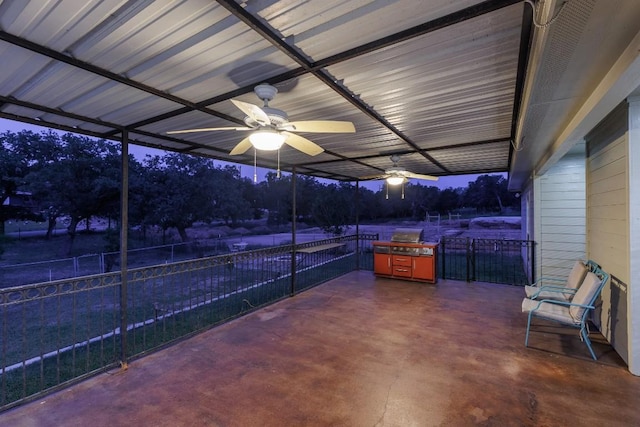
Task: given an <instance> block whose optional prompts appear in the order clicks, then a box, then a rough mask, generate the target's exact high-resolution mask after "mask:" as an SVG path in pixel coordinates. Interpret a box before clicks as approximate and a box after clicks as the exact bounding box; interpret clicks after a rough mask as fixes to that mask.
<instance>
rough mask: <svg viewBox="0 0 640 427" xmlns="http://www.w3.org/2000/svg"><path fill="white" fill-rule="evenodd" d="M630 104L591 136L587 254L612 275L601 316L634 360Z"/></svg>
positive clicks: (610, 333)
mask: <svg viewBox="0 0 640 427" xmlns="http://www.w3.org/2000/svg"><path fill="white" fill-rule="evenodd" d="M627 118H628V109H627V106H626V103H625V104H624V105H622V106H620V107H618V108H617V109H616V110H615V111H614V112H613V113H611V114H610V115H609V117H607V119H605V120H604V121H603V122H602V123H601V124H600V125H598V127H597V128H596V129H594V130H593V131H592V132H591V133H590V134H589V135H588V136H587V151H588V158H587V248H588V249H587V253H588V256H589V258H591V259H593V260H594V261H596V262H597V263H598V264H600V265H601V266H602V268H603V269H604V270H605V271H607V272H608V273H609V274H611V280H610V281H609V283H607V285H606V287H605V288H604V289H603V291H602V296H601V307H600V310H599V316H597V317H596V319H595V321H596V324H597V326H598V327H599V328H600V330H601V331H602V334H603V335H604V336H605V337H606V338H607V340H608V341H609V342H610V343H611V344H612V345H613V347H614V348H615V349H616V351H617V352H618V353H619V354H620V355H621V356H622V358H623V359H624V360H625V361H627V363H628V333H627V323H628V320H627V284H628V283H629V281H630V277H629V197H628V195H629V159H628V151H629V139H628V120H627Z"/></svg>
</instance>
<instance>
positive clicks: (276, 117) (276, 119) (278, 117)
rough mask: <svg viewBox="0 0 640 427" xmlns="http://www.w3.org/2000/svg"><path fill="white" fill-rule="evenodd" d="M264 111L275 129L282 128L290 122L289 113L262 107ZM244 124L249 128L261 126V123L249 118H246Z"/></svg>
mask: <svg viewBox="0 0 640 427" xmlns="http://www.w3.org/2000/svg"><path fill="white" fill-rule="evenodd" d="M262 111H264V112H265V113H266V114H267V117H269V120H271V126H273V127H275V128H277V127H280V126H282V125H283V124H285V123H287V122H288V121H289V116H287V113H285V112H284V111H282V110H279V109H277V108H271V107H262ZM244 122H245V123H246V124H247V126H249V127H259V126H260V125H261V123H258V122H257V121H255V120H253V119H252V118H251V117H249V116H246V117H245V118H244Z"/></svg>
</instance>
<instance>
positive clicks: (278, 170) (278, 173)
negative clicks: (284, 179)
mask: <svg viewBox="0 0 640 427" xmlns="http://www.w3.org/2000/svg"><path fill="white" fill-rule="evenodd" d="M276 178H280V149H278V169H277V170H276Z"/></svg>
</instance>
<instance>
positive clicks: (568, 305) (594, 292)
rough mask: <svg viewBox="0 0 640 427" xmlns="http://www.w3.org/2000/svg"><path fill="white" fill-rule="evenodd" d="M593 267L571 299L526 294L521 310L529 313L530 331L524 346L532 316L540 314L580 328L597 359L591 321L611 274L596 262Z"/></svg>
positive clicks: (527, 342) (590, 351)
mask: <svg viewBox="0 0 640 427" xmlns="http://www.w3.org/2000/svg"><path fill="white" fill-rule="evenodd" d="M590 267H591V268H592V269H593V271H588V272H587V273H586V275H585V278H584V280H583V281H582V283H581V285H580V286H579V288H578V289H577V291H576V292H575V294H572V295H571V297H570V299H569V300H559V299H532V298H525V299H524V300H523V301H522V311H523V312H524V313H529V314H528V318H527V334H526V337H525V340H524V345H525V347H528V346H529V332H530V330H531V320H532V319H533V317H539V318H541V319H546V320H552V321H555V322H558V323H561V324H563V325H567V326H571V327H574V328H578V329H579V330H580V339H581V340H582V341H583V342H584V343H585V344H586V345H587V348H588V349H589V353H591V357H592V358H593V359H594V360H597V357H596V355H595V353H594V352H593V348H592V347H591V340H590V339H589V326H588V322H589V317H590V315H591V313H592V312H593V310H594V309H595V302H596V299H597V298H598V297H599V296H600V293H601V292H602V288H603V287H604V285H605V283H607V280H609V274H608V273H606V272H604V271H603V270H602V269H601V268H600V267H599V266H597V264H595V263H592V265H591V266H590Z"/></svg>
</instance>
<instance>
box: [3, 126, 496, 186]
mask: <svg viewBox="0 0 640 427" xmlns="http://www.w3.org/2000/svg"><path fill="white" fill-rule="evenodd" d="M23 129H28V130H31V131H33V132H41V131H45V130H47V128H46V127H41V126H34V125H31V124H28V123H22V122H16V121H13V120H7V119H2V118H0V132H5V131H11V132H19V131H21V130H23ZM54 130H55V129H54ZM58 132H60V131H58ZM129 152H130V153H131V154H133V155H134V156H136V157H137V158H139V159H142V158H144V156H145V155H146V154H152V155H153V154H162V153H163V151H162V150H155V149H152V148H147V147H141V146H139V145H135V144H131V145H130V146H129ZM216 164H227V163H226V162H222V161H216ZM229 164H232V165H235V166H239V167H241V172H242V175H243V176H246V177H248V178H253V168H252V167H250V166H248V165H241V164H237V163H229ZM270 171H272V170H270V169H264V168H258V181H261V180H263V179H264V176H265V175H266V173H267V172H270ZM503 175H505V177H506V174H503ZM477 177H478V175H455V176H445V177H441V178H440V179H439V180H438V181H423V182H422V185H426V186H436V187H438V188H441V189H444V188H449V187H453V188H457V187H466V186H467V184H468V183H469V182H470V181H475V180H476V178H477ZM412 181H415V180H412ZM360 185H362V186H365V187H366V188H369V189H371V190H373V191H377V190H379V189H380V188H382V186H383V185H384V181H382V180H378V181H367V182H361V183H360Z"/></svg>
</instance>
